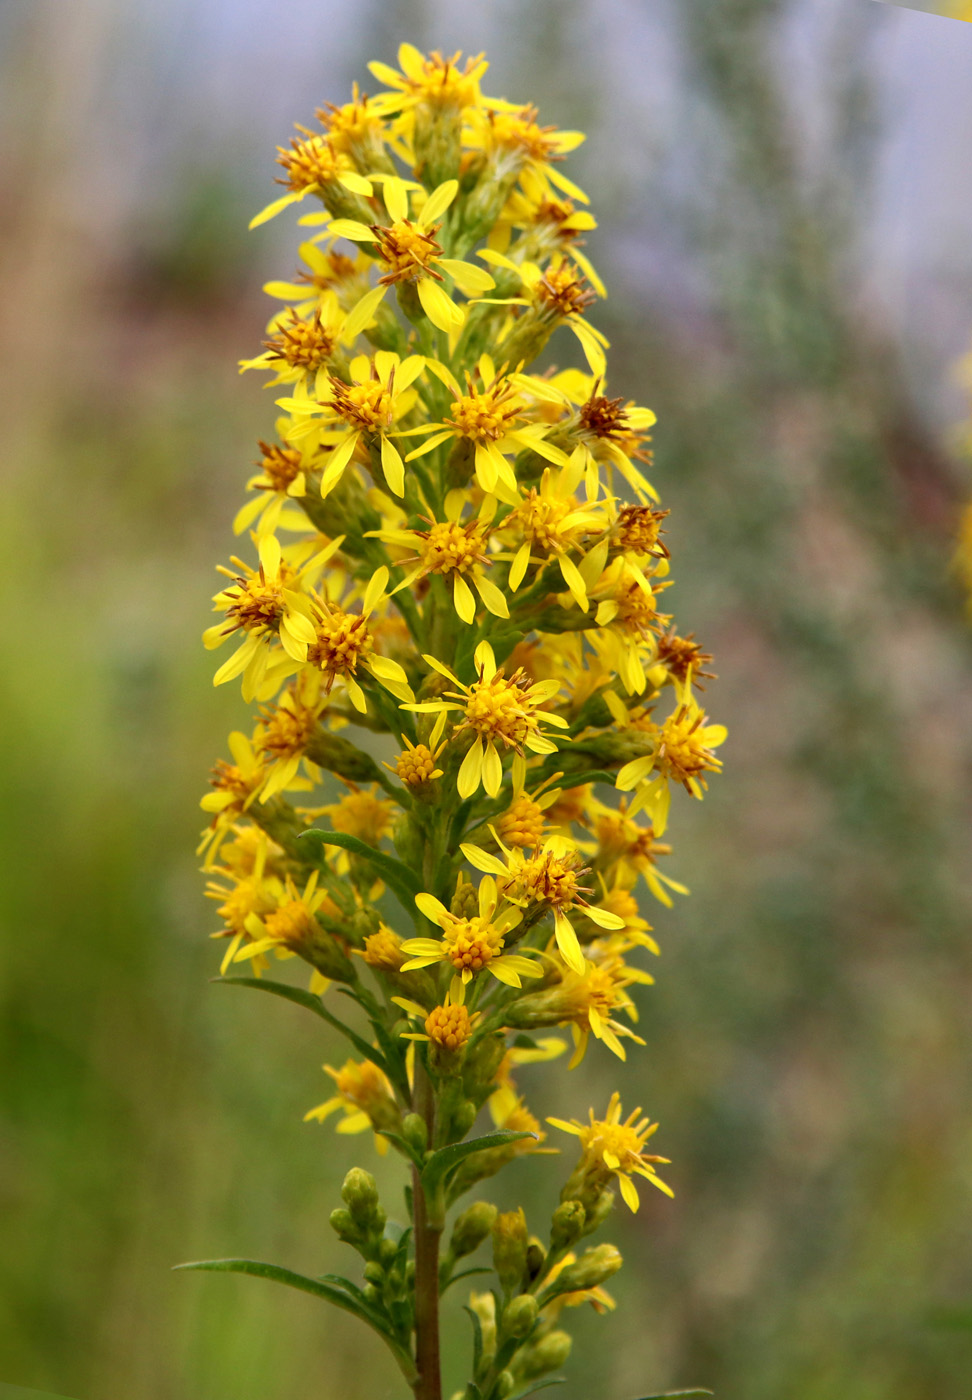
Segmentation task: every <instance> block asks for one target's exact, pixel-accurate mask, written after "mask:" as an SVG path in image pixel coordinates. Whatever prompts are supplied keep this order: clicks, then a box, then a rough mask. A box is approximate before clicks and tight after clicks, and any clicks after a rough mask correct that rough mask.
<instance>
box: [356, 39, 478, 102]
mask: <svg viewBox="0 0 972 1400" xmlns="http://www.w3.org/2000/svg"><path fill="white" fill-rule="evenodd" d="M461 58H462V53H461V52H457V53H454V54H453V55H452V56H451V58H444V57H443V56H442V54H441V53H439V51H438V50H437V49H436V50H435V51H434V52H433V53H430V54H429V55H428V56H426V55H425V54H423V53H420V52H419V50H418V49H417V48H415V46H414V45H413V44H402V45H401V46H400V47H399V50H398V62H399V64H400V65H401V71H398V70H396V69H394V68H391V67H389V65H388V64H387V63H369V64H368V67H369V68H370V69H371V71H372V73H373V74H374V75H375V77H376V78H377V79H378V81H379V82H382V83H386V84H387V85H388V87H389V88H391V89H392V91H391V92H386V93H381V94H379V96H378V97H377V98H376V99H375V103H376V105H377V106H378V107H379V108H380V110H381V111H382V112H384V113H387V112H401V111H404V110H406V109H408V108H410V107H414V106H415V105H416V104H418V103H423V104H428V105H429V106H433V107H452V108H455V109H456V110H457V111H458V110H461V109H463V108H465V107H475V106H476V104H477V103H478V102H479V100H480V98H479V80H480V78H481V77H482V76H483V74H484V73H485V72H486V70H487V68H488V67H489V64H488V63H487V62H486V60H485V59H484V57H483V55H482V54H478V55H477V56H476V57H475V58H473V57H470V58H467V59H466V61H465V63H464V64H463V65H462V67H460V66H459V62H460V59H461Z"/></svg>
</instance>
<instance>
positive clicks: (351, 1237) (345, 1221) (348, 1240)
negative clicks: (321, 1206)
mask: <svg viewBox="0 0 972 1400" xmlns="http://www.w3.org/2000/svg"><path fill="white" fill-rule="evenodd" d="M329 1223H330V1226H331V1229H332V1230H333V1231H334V1233H335V1234H336V1235H337V1237H338V1239H339V1240H343V1241H344V1243H345V1244H356V1243H357V1242H358V1240H359V1239H360V1238H361V1235H360V1232H359V1230H358V1228H357V1226H356V1225H355V1223H354V1221H353V1220H352V1218H351V1212H350V1211H349V1210H345V1209H344V1207H343V1206H338V1207H337V1209H336V1210H332V1211H331V1214H330V1217H329Z"/></svg>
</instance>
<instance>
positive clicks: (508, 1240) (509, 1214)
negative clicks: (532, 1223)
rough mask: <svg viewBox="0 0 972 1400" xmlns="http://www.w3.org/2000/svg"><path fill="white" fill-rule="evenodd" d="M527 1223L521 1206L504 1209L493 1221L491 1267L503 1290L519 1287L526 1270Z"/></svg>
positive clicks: (507, 1290)
mask: <svg viewBox="0 0 972 1400" xmlns="http://www.w3.org/2000/svg"><path fill="white" fill-rule="evenodd" d="M526 1257H527V1223H526V1216H525V1215H524V1214H523V1207H522V1206H520V1207H519V1209H518V1210H508V1211H504V1213H503V1214H502V1215H498V1216H497V1217H496V1220H495V1221H494V1223H493V1268H494V1269H495V1270H496V1272H497V1274H498V1275H499V1280H500V1283H501V1284H502V1285H503V1291H504V1292H506V1293H512V1292H513V1290H514V1289H515V1288H517V1289H518V1288H519V1286H520V1283H521V1282H522V1279H523V1275H524V1274H525V1272H526Z"/></svg>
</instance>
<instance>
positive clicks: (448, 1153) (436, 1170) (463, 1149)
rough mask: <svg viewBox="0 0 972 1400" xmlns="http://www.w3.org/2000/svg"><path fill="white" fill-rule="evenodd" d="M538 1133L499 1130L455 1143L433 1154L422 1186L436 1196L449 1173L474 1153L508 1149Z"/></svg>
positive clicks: (428, 1192) (426, 1165)
mask: <svg viewBox="0 0 972 1400" xmlns="http://www.w3.org/2000/svg"><path fill="white" fill-rule="evenodd" d="M536 1136H537V1135H536V1133H515V1132H513V1131H512V1130H511V1129H509V1128H497V1130H496V1131H495V1132H494V1133H486V1134H485V1135H484V1136H483V1137H478V1138H470V1139H469V1140H468V1141H467V1142H454V1143H452V1145H451V1146H450V1147H440V1148H439V1150H438V1151H437V1152H433V1153H432V1155H431V1157H429V1159H428V1161H427V1162H426V1164H425V1166H424V1168H423V1169H422V1186H423V1187H424V1189H425V1191H426V1193H427V1194H428V1195H430V1196H431V1195H434V1194H435V1193H436V1191H438V1190H439V1188H440V1187H441V1186H442V1184H443V1182H444V1181H445V1179H446V1176H447V1175H448V1174H449V1172H451V1171H452V1169H453V1167H457V1166H458V1165H459V1163H460V1162H462V1161H464V1160H465V1158H466V1157H470V1156H472V1154H473V1153H474V1152H485V1151H486V1149H487V1148H490V1147H506V1146H507V1145H508V1144H509V1143H511V1142H519V1141H520V1140H521V1139H522V1138H536Z"/></svg>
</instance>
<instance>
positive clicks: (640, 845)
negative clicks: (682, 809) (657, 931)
mask: <svg viewBox="0 0 972 1400" xmlns="http://www.w3.org/2000/svg"><path fill="white" fill-rule="evenodd" d="M585 819H586V825H587V826H588V827H589V828H590V830H591V832H592V834H593V836H594V843H592V844H590V845H586V844H584V843H581V849H582V850H585V851H589V852H591V853H592V854H594V855H595V860H594V864H595V867H596V868H597V869H599V870H603V871H604V872H605V874H606V875H607V876H608V877H609V878H610V877H612V876H615V877H617V879H619V880H630V881H631V882H632V883H633V882H634V880H636V879H637V877H638V876H639V875H641V876H643V877H644V881H645V884H646V885H647V886H648V888H649V889H650V890H651V892H652V894H653V895H654V896H655V898H656V899H657V900H658V901H659V903H660V904H664V905H665V906H666V907H667V908H669V909H670V908H671V907H672V897H671V895H670V894H669V893H668V891H669V890H674V891H675V893H676V894H688V890H687V889H686V887H685V886H684V885H682V884H679V882H678V881H677V880H673V879H671V877H670V876H668V875H664V874H663V873H662V872H661V871H660V870H659V869H658V868H657V866H658V859H659V857H660V856H670V855H671V853H672V848H671V846H669V845H667V844H665V843H663V842H661V841H658V840H657V839H656V837H655V830H654V827H653V826H652V825H651V824H650V823H649V824H648V825H647V826H640V825H639V824H638V822H636V821H635V820H634V819H633V818H632V816H631V813H630V811H629V804H628V801H627V799H626V798H623V797H622V798H621V801H620V802H619V804H618V806H617V807H608V806H606V805H605V804H604V803H603V802H599V801H598V800H597V799H596V798H593V797H592V798H590V799H589V801H588V803H587V808H586V814H585Z"/></svg>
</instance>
